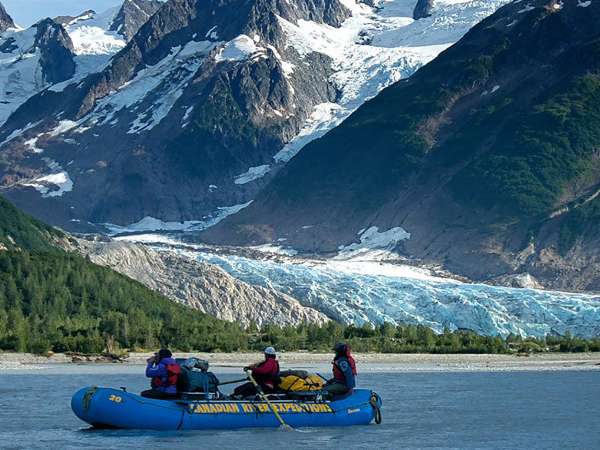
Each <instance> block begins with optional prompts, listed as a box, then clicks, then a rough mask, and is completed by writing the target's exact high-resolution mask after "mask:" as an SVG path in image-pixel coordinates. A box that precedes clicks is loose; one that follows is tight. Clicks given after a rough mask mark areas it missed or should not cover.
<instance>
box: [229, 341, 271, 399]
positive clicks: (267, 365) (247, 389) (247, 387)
mask: <svg viewBox="0 0 600 450" xmlns="http://www.w3.org/2000/svg"><path fill="white" fill-rule="evenodd" d="M263 353H264V355H265V360H264V361H261V362H259V363H256V364H252V365H250V366H247V367H244V371H246V370H251V371H252V378H254V380H256V382H257V383H258V385H259V386H260V387H261V388H262V390H263V392H264V393H269V392H274V391H275V388H276V387H277V385H278V384H279V362H278V361H277V352H276V351H275V349H274V348H273V347H267V348H265V349H264V351H263ZM256 393H257V391H256V387H255V386H254V384H252V383H251V382H248V383H245V384H242V385H241V386H238V387H236V388H235V389H234V391H233V396H234V397H235V398H244V397H250V396H253V395H256Z"/></svg>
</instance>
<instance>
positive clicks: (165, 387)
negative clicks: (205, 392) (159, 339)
mask: <svg viewBox="0 0 600 450" xmlns="http://www.w3.org/2000/svg"><path fill="white" fill-rule="evenodd" d="M146 362H147V365H146V376H147V377H148V378H151V379H152V380H151V383H150V385H151V387H152V388H151V389H149V390H147V391H143V392H142V393H141V395H142V397H147V398H156V399H164V400H169V399H173V398H177V382H178V380H179V374H180V372H181V368H180V367H179V364H177V362H176V361H175V360H174V359H173V354H172V353H171V351H170V350H169V349H166V348H163V349H161V350H160V351H159V352H158V353H155V354H154V355H153V356H151V357H150V358H148V359H147V360H146Z"/></svg>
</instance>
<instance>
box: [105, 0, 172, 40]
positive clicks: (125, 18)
mask: <svg viewBox="0 0 600 450" xmlns="http://www.w3.org/2000/svg"><path fill="white" fill-rule="evenodd" d="M162 5H163V3H162V2H160V1H158V0H125V2H123V6H121V9H120V10H119V12H118V13H117V16H116V17H115V19H114V21H113V23H112V24H111V26H110V31H115V32H117V33H119V34H121V35H122V36H124V37H125V39H126V40H130V39H131V38H132V37H133V36H134V35H135V33H137V31H138V30H139V29H140V27H141V26H142V25H144V24H145V23H146V22H147V21H148V19H150V17H152V16H153V15H154V13H155V12H156V11H158V9H159V8H160V7H161V6H162Z"/></svg>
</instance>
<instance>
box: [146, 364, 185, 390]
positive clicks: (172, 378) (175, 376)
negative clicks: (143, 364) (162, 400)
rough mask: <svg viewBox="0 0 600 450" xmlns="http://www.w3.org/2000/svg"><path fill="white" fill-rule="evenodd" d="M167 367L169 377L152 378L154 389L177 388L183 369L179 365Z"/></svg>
mask: <svg viewBox="0 0 600 450" xmlns="http://www.w3.org/2000/svg"><path fill="white" fill-rule="evenodd" d="M165 367H166V369H167V376H166V377H154V378H152V387H166V386H177V381H178V380H179V374H180V373H181V367H179V364H177V363H172V364H167V365H166V366H165Z"/></svg>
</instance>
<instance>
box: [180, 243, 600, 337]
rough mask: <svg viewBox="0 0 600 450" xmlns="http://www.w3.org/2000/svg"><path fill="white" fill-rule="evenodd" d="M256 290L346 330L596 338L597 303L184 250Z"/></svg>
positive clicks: (361, 264) (340, 264)
mask: <svg viewBox="0 0 600 450" xmlns="http://www.w3.org/2000/svg"><path fill="white" fill-rule="evenodd" d="M186 252H188V255H189V256H191V257H194V258H197V259H198V260H201V261H205V262H209V263H212V264H215V265H217V266H219V267H221V268H223V269H224V270H225V271H227V272H228V273H229V274H231V275H232V276H234V277H236V278H239V279H241V280H243V281H246V282H248V283H251V284H255V285H259V286H265V287H272V288H275V289H277V290H279V291H281V292H285V293H287V294H289V295H291V296H293V297H295V298H296V299H298V300H299V301H300V302H301V303H303V304H304V305H307V306H312V307H314V308H316V309H318V310H320V311H322V312H324V313H326V314H328V315H329V316H330V317H332V318H334V319H336V320H339V321H341V322H344V323H354V324H359V325H360V324H363V323H365V322H369V323H372V324H377V323H382V322H391V323H413V324H423V325H427V326H429V327H431V328H433V329H434V330H436V331H437V332H442V331H443V330H444V328H449V329H451V330H456V329H470V330H473V331H475V332H477V333H480V334H484V335H502V336H506V335H508V334H510V333H514V334H519V335H523V336H538V337H542V336H546V335H548V334H559V335H564V334H565V333H567V332H570V333H571V334H573V335H577V336H585V337H591V336H597V335H598V333H599V332H600V296H595V295H587V294H570V293H564V292H553V291H542V290H535V289H518V288H504V287H496V286H489V285H485V284H469V283H462V282H459V281H456V280H452V279H446V278H439V277H435V276H432V275H429V274H428V273H427V271H426V270H423V269H419V268H413V267H409V266H402V265H394V264H389V263H381V262H376V261H330V260H329V261H311V260H292V259H290V258H284V259H282V258H275V259H273V258H265V259H262V258H261V259H255V258H249V257H243V256H237V255H223V254H218V253H213V252H207V251H192V252H191V253H190V251H189V250H186Z"/></svg>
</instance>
